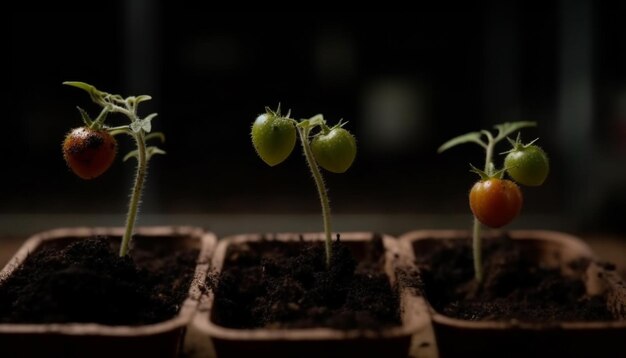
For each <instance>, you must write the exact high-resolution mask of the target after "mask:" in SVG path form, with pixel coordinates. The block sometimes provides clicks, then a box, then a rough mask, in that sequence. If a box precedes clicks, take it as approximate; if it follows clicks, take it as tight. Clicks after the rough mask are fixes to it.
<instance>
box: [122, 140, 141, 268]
mask: <svg viewBox="0 0 626 358" xmlns="http://www.w3.org/2000/svg"><path fill="white" fill-rule="evenodd" d="M133 138H135V142H136V143H137V173H136V175H135V184H134V185H133V189H132V193H131V196H130V203H129V206H128V214H127V215H126V230H125V231H124V237H123V238H122V245H121V247H120V256H126V254H128V249H129V246H130V240H131V237H132V236H133V230H134V227H135V221H136V220H137V212H138V210H139V203H140V201H141V192H142V190H143V184H144V182H145V179H146V172H147V168H148V160H147V157H146V141H145V135H144V132H143V130H141V131H139V132H138V133H133Z"/></svg>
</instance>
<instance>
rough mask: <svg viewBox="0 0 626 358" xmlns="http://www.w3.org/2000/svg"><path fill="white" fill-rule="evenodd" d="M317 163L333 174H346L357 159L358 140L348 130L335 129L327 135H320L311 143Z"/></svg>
mask: <svg viewBox="0 0 626 358" xmlns="http://www.w3.org/2000/svg"><path fill="white" fill-rule="evenodd" d="M311 150H312V151H313V155H314V156H315V161H317V164H319V165H320V166H321V167H322V168H324V169H326V170H328V171H329V172H333V173H344V172H345V171H346V170H348V168H350V166H351V165H352V162H354V158H355V157H356V140H355V139H354V137H353V136H352V134H350V132H348V131H347V130H345V129H343V128H341V127H335V128H333V129H331V130H330V131H329V132H328V133H326V134H323V133H322V134H319V135H317V136H316V137H315V138H313V141H312V142H311Z"/></svg>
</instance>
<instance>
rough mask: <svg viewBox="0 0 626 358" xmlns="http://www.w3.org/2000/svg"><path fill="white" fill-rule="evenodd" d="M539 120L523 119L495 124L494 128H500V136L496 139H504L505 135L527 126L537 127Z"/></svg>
mask: <svg viewBox="0 0 626 358" xmlns="http://www.w3.org/2000/svg"><path fill="white" fill-rule="evenodd" d="M536 126H537V122H530V121H522V122H505V123H502V124H498V125H495V126H494V128H495V129H497V130H498V136H497V137H496V141H499V140H500V139H503V138H504V137H506V136H508V135H510V134H512V133H515V132H516V131H518V130H520V129H522V128H526V127H536Z"/></svg>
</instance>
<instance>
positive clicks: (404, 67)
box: [0, 1, 626, 233]
mask: <svg viewBox="0 0 626 358" xmlns="http://www.w3.org/2000/svg"><path fill="white" fill-rule="evenodd" d="M111 4H113V5H108V6H107V8H106V9H100V10H98V11H84V12H67V11H66V12H42V11H30V12H11V13H10V18H9V22H8V24H9V32H8V36H6V37H7V38H8V40H7V41H5V50H4V51H3V53H4V57H5V59H6V60H7V61H6V62H5V63H6V65H5V66H6V67H5V76H7V77H8V79H9V81H8V82H5V85H4V88H5V91H4V92H5V95H3V97H4V101H5V102H6V103H5V106H4V111H3V119H4V120H3V124H2V126H3V130H4V133H3V134H4V135H3V137H4V140H3V141H2V150H3V151H2V152H3V153H4V158H3V159H4V162H5V164H6V165H5V166H4V170H3V171H2V175H1V178H2V179H0V180H1V188H2V189H1V190H2V191H1V192H0V198H1V200H0V214H16V213H19V214H52V213H55V214H58V213H68V214H71V213H82V214H85V213H86V214H100V213H104V214H111V213H113V214H116V213H123V212H124V211H125V207H126V201H127V198H128V193H129V190H130V184H131V179H132V175H133V171H134V163H133V162H127V163H122V162H121V160H118V162H116V163H115V164H114V166H113V167H112V169H111V170H110V171H109V172H107V173H106V175H104V176H103V177H101V178H98V179H96V180H93V181H82V180H80V179H79V178H78V177H76V176H74V175H73V174H72V173H71V172H70V171H69V170H68V169H67V168H66V166H65V163H64V162H63V158H62V154H61V142H62V140H63V137H64V134H65V133H66V132H67V131H68V130H69V129H70V128H72V127H76V126H79V125H80V124H81V121H80V116H79V114H78V112H77V111H76V109H75V106H76V105H79V106H81V107H83V108H85V109H87V110H88V111H89V112H90V113H92V115H93V116H95V115H96V114H97V112H98V108H97V107H96V106H95V105H94V104H92V103H91V102H90V100H89V97H88V96H87V95H86V94H85V93H83V92H81V91H79V90H77V89H74V88H70V87H66V86H62V85H61V82H62V81H66V80H78V81H85V82H88V83H90V84H93V85H95V86H97V87H98V88H100V89H102V90H105V91H108V92H112V93H119V94H122V95H124V96H128V95H139V94H150V95H152V97H153V101H152V102H149V103H148V104H144V105H142V107H140V113H141V114H142V115H147V114H149V113H151V112H158V113H159V116H158V117H157V118H156V119H155V120H154V121H153V126H154V128H155V130H161V131H164V132H165V133H166V136H167V141H166V143H164V144H163V146H162V147H163V148H164V149H165V150H166V151H167V152H168V154H167V155H166V156H159V157H155V158H154V160H152V161H151V167H150V173H149V177H148V182H147V190H146V192H145V196H144V205H143V212H145V213H158V214H164V215H168V214H197V213H220V214H249V213H263V214H268V213H269V214H293V213H316V212H318V211H319V207H318V201H317V198H316V195H315V188H314V185H313V181H312V179H311V178H310V174H309V173H308V172H307V168H306V165H305V163H304V159H303V157H302V155H301V153H300V148H297V151H296V152H294V154H292V156H291V157H290V158H289V159H288V160H287V161H286V162H285V163H283V164H281V165H279V166H277V167H275V168H270V167H268V166H267V165H265V164H264V163H263V162H262V161H261V160H260V159H259V158H257V157H256V154H255V153H254V150H253V148H252V145H251V143H250V139H249V129H250V125H251V123H252V121H253V120H254V118H255V117H256V115H258V114H259V113H261V112H263V110H264V107H265V106H272V107H275V106H276V105H277V104H278V103H279V102H280V103H281V105H282V107H283V108H284V109H287V108H291V110H292V114H293V115H294V117H295V118H304V117H310V116H313V115H314V114H317V113H323V114H324V115H325V118H326V119H327V120H328V121H330V122H331V123H335V122H336V121H338V120H339V119H340V118H343V119H344V120H347V121H349V124H348V125H347V128H348V129H349V130H351V131H352V132H353V133H354V134H355V135H356V137H357V140H358V145H359V152H358V155H357V159H356V161H355V163H354V166H353V167H352V168H351V169H350V170H349V171H348V172H347V173H346V174H342V175H337V174H332V173H327V174H326V179H327V184H328V186H329V191H330V196H331V201H332V205H333V210H334V212H335V213H339V214H342V213H344V214H346V213H347V214H372V213H374V214H376V213H381V214H390V215H393V214H406V213H409V214H427V215H431V214H432V215H448V214H467V213H469V208H468V205H467V192H468V190H469V188H470V187H471V185H472V183H473V182H474V181H475V180H476V177H475V175H474V174H472V173H470V172H469V165H468V164H469V163H470V162H471V163H474V164H475V165H477V166H482V164H483V163H482V161H483V160H484V159H483V155H484V154H483V153H482V150H481V149H480V148H479V147H478V146H475V145H471V144H468V145H466V146H465V147H459V148H456V149H454V150H450V151H449V152H447V153H444V154H441V155H438V154H436V149H437V147H438V146H439V145H440V144H441V143H443V142H444V141H445V140H447V139H449V138H451V137H453V136H456V135H459V134H462V133H465V132H468V131H474V130H479V129H481V128H490V127H492V126H493V125H494V124H497V123H500V122H504V121H518V120H533V121H537V122H539V127H538V128H535V129H529V130H525V131H524V138H525V139H527V140H531V139H534V138H535V137H540V141H539V143H540V145H542V146H543V147H544V148H545V149H546V151H547V152H548V153H549V154H550V157H551V163H552V173H551V176H550V177H549V179H548V181H547V183H546V184H545V185H544V186H542V187H539V188H525V189H523V190H524V195H525V206H524V212H523V215H534V216H539V217H545V218H547V219H546V220H550V219H551V218H556V219H559V220H566V221H567V222H569V223H571V225H572V227H573V228H574V229H575V230H581V229H582V230H596V231H606V232H620V233H623V232H626V228H625V226H624V224H623V220H624V215H625V214H626V36H625V35H626V22H624V21H623V19H624V18H626V5H625V4H624V2H615V3H613V2H592V1H543V2H540V4H541V5H540V6H536V5H537V4H529V3H527V2H523V1H502V2H494V3H493V4H488V5H482V6H477V7H473V8H472V7H468V8H465V9H457V10H454V9H453V8H450V9H448V10H445V11H444V10H433V9H429V10H424V11H420V12H414V13H411V12H398V13H382V12H376V13H357V12H351V13H241V12H236V13H218V12H202V11H196V10H190V9H186V8H185V5H183V4H178V5H164V4H160V3H157V2H151V1H116V2H111ZM3 77H4V76H3ZM4 78H6V77H4ZM122 123H124V118H120V117H112V118H111V120H110V124H112V125H116V124H122ZM121 142H122V143H121V150H120V154H123V153H125V152H127V151H128V150H129V148H130V144H131V143H130V140H129V138H123V137H121ZM507 149H508V148H507V145H505V144H504V143H503V144H502V145H501V146H500V147H498V150H497V151H498V152H502V151H505V150H507ZM121 157H122V156H121V155H120V158H121ZM499 163H501V162H499ZM468 222H469V221H468Z"/></svg>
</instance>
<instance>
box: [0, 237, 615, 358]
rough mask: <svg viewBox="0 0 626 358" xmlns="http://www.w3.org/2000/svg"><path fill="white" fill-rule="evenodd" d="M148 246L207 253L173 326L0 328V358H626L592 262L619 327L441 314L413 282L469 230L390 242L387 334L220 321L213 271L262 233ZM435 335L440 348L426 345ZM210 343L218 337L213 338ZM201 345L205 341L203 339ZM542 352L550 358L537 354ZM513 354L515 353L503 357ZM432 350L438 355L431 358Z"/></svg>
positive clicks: (555, 257) (574, 246)
mask: <svg viewBox="0 0 626 358" xmlns="http://www.w3.org/2000/svg"><path fill="white" fill-rule="evenodd" d="M137 233H138V234H139V236H140V239H141V240H171V239H172V237H176V238H180V237H184V238H185V239H184V245H186V246H188V247H193V248H196V249H198V250H199V257H198V264H197V267H196V270H195V278H194V280H193V282H192V285H191V287H190V289H189V295H188V297H187V299H186V300H185V302H184V303H183V304H182V306H181V309H180V312H179V313H178V315H177V316H175V317H174V318H172V319H170V320H167V321H165V322H161V323H157V324H151V325H145V326H138V327H129V326H106V325H101V324H96V323H90V324H0V356H2V357H5V356H6V357H14V356H15V357H18V356H19V357H29V356H37V357H40V356H55V357H56V356H59V357H83V356H89V357H100V356H102V357H111V356H117V357H124V356H137V354H141V355H142V356H147V357H175V356H177V355H178V354H179V353H180V352H181V350H182V344H183V339H184V336H185V334H186V331H187V329H188V327H189V330H190V331H191V332H190V334H194V335H196V336H200V337H204V338H205V340H206V342H207V343H208V342H210V345H211V346H212V347H213V349H214V350H215V353H216V354H217V356H218V357H243V356H252V355H255V356H271V357H291V356H311V357H313V356H315V357H319V356H357V357H359V356H371V357H377V356H385V357H406V356H408V355H411V356H420V355H421V356H427V355H429V354H432V352H433V351H434V350H433V347H434V346H435V345H436V347H437V349H438V351H439V355H440V356H445V357H453V356H460V355H464V356H468V354H469V356H474V355H480V356H500V355H504V354H506V355H512V356H524V355H527V354H532V355H535V356H537V355H544V356H548V355H552V354H558V355H565V354H568V355H570V356H622V357H623V356H626V345H625V344H624V343H623V342H624V340H625V338H626V286H625V285H624V283H623V282H622V281H621V279H620V278H619V277H618V275H617V274H616V273H615V272H613V271H611V270H605V269H604V268H603V267H602V266H600V265H596V264H595V262H592V263H591V264H590V266H589V269H588V274H587V275H586V282H585V284H586V286H587V290H588V292H590V293H594V292H596V293H597V292H599V291H604V292H606V294H607V297H608V299H607V301H608V303H609V305H610V306H611V307H610V309H611V311H612V313H613V314H614V315H615V317H616V318H618V320H615V321H611V322H562V323H559V322H555V323H551V324H530V323H520V322H515V321H465V320H460V319H455V318H451V317H448V316H445V315H443V314H441V313H439V312H437V311H435V310H434V309H433V308H432V307H430V305H429V304H428V302H427V301H426V300H425V299H424V298H423V297H422V296H421V295H420V294H419V292H417V291H416V290H415V288H414V287H411V286H410V285H405V282H404V281H405V280H403V279H399V277H400V276H402V275H403V274H404V273H406V272H407V270H410V269H414V261H415V257H414V254H415V252H419V251H420V250H428V249H429V248H431V247H432V246H433V245H435V244H436V242H437V241H440V240H442V239H454V238H458V237H467V233H466V232H461V231H415V232H410V233H407V234H405V235H402V236H401V237H400V238H399V239H396V238H392V237H389V236H384V237H383V244H384V247H385V271H386V273H387V275H388V276H389V279H390V282H391V283H392V286H394V287H398V290H399V294H400V306H401V312H402V313H401V319H402V325H401V326H398V327H394V328H391V329H387V330H383V331H377V332H373V331H362V330H352V331H341V330H336V329H329V328H314V329H232V328H225V327H222V326H219V325H217V324H216V323H214V322H213V321H212V308H213V299H214V297H213V292H212V290H206V289H205V281H206V277H207V273H208V272H213V274H218V275H219V272H220V270H221V269H222V267H223V264H224V257H225V255H226V253H227V250H228V248H229V245H238V244H242V243H245V242H250V241H254V240H259V239H261V237H268V236H262V235H240V236H234V237H229V238H224V239H221V240H219V242H218V240H217V239H216V237H215V235H213V234H211V233H206V232H204V231H202V230H201V229H198V228H190V227H174V228H171V227H168V228H165V227H160V228H140V229H139V230H137ZM121 234H122V229H119V228H113V229H111V228H95V229H89V228H77V229H59V230H53V231H48V232H44V233H41V234H38V235H35V236H33V237H32V238H30V239H29V240H28V241H26V242H25V244H24V245H23V246H22V247H21V248H20V249H19V251H18V252H17V253H16V255H15V256H14V257H13V258H12V259H11V260H10V262H9V263H8V264H7V265H6V266H5V268H4V269H3V270H2V272H1V273H0V282H1V281H2V278H3V277H8V276H9V275H11V272H13V271H14V270H15V269H16V268H17V267H18V266H19V265H20V264H21V263H22V262H23V261H24V260H25V258H26V257H27V256H28V255H29V254H30V253H31V252H33V251H35V250H36V249H37V248H38V247H40V246H42V245H46V243H49V242H52V241H55V240H65V241H67V242H68V243H69V242H71V241H72V240H79V239H80V238H84V237H89V236H93V235H105V236H120V235H121ZM510 235H511V237H512V238H513V239H515V240H520V241H523V242H524V245H529V246H532V250H533V251H534V252H535V254H536V255H535V256H536V259H537V260H539V261H541V262H543V263H545V264H548V265H551V266H555V267H559V266H562V265H565V263H567V262H570V261H572V260H573V259H576V258H581V257H583V258H593V253H592V252H591V250H590V249H589V247H588V246H587V245H586V244H585V243H583V242H582V241H581V240H580V239H577V238H575V237H572V236H569V235H567V234H563V233H557V232H548V231H513V232H511V233H510ZM372 236H373V234H371V233H345V234H342V236H341V239H342V241H344V242H350V243H353V244H354V245H360V244H363V243H365V242H367V241H368V240H370V239H371V238H372ZM269 237H271V238H272V239H276V240H280V241H298V240H301V239H302V237H303V238H304V240H321V239H322V235H321V234H304V235H298V234H276V235H270V236H269ZM431 330H433V331H434V334H435V337H436V343H435V342H429V341H427V340H426V341H425V340H424V337H428V332H430V331H431ZM209 337H210V339H209ZM201 339H202V338H201ZM538 347H541V349H543V350H544V351H543V352H542V353H540V352H538V351H537V349H538ZM503 350H504V352H508V353H503ZM428 352H431V353H428Z"/></svg>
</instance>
